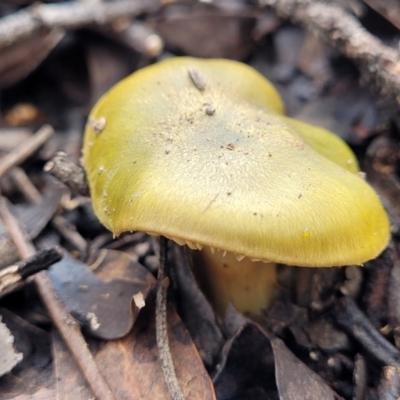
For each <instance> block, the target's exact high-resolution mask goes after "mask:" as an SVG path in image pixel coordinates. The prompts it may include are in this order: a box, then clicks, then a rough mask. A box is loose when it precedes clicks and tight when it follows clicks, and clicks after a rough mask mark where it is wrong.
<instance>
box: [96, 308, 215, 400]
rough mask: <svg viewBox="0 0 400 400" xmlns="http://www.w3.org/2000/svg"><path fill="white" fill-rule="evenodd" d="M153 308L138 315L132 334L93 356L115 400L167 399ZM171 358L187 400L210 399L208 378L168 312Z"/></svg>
mask: <svg viewBox="0 0 400 400" xmlns="http://www.w3.org/2000/svg"><path fill="white" fill-rule="evenodd" d="M154 313H155V311H154V307H153V305H152V304H148V305H146V307H145V308H144V309H143V310H142V312H141V313H140V315H139V317H138V319H137V321H136V323H135V326H134V329H133V331H132V332H131V333H130V334H129V335H128V336H126V337H125V338H123V339H120V340H116V341H109V342H107V343H106V344H105V345H104V346H103V348H102V349H101V350H100V351H99V352H98V354H97V355H96V361H97V363H98V365H99V367H100V369H101V372H102V374H103V376H104V377H105V379H106V381H107V383H108V384H109V386H110V388H111V390H112V391H113V392H114V393H118V399H119V400H138V399H141V400H154V399H163V400H168V399H171V397H170V395H169V393H168V388H167V385H166V383H165V379H164V375H163V373H162V371H161V365H160V360H159V357H158V350H157V344H156V336H155V323H154ZM167 318H168V333H169V340H170V348H171V354H172V358H173V361H174V364H175V369H176V374H177V377H178V380H179V383H180V385H181V388H182V391H183V394H184V395H185V398H186V399H187V400H197V399H199V400H200V399H201V400H213V399H215V394H214V389H213V385H212V382H211V379H210V377H209V376H208V374H207V371H206V370H205V368H204V365H203V363H202V361H201V358H200V356H199V354H198V352H197V350H196V348H195V346H194V344H193V342H192V340H191V338H190V336H189V333H188V331H187V330H186V328H185V326H184V325H183V323H182V321H181V320H180V319H179V317H178V315H177V314H176V312H175V311H174V310H173V309H172V308H169V309H168V316H167Z"/></svg>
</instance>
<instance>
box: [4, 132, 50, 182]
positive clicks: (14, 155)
mask: <svg viewBox="0 0 400 400" xmlns="http://www.w3.org/2000/svg"><path fill="white" fill-rule="evenodd" d="M53 133H54V130H53V128H52V127H51V126H50V125H43V126H42V127H41V128H40V129H39V130H38V131H37V132H36V133H35V134H34V135H32V136H31V137H30V138H29V139H27V140H25V141H24V142H23V143H21V144H20V145H19V146H18V147H16V148H15V149H14V150H13V151H11V152H10V153H8V154H7V155H5V156H4V157H2V158H0V178H1V177H2V176H4V175H5V174H6V173H7V172H8V171H10V169H11V168H13V167H15V166H16V165H19V164H21V163H22V162H23V161H25V160H26V159H27V158H28V157H29V156H31V155H32V154H33V153H34V152H35V151H36V150H37V149H39V148H40V147H41V146H42V145H43V144H44V143H46V141H47V140H48V139H49V138H50V136H52V135H53Z"/></svg>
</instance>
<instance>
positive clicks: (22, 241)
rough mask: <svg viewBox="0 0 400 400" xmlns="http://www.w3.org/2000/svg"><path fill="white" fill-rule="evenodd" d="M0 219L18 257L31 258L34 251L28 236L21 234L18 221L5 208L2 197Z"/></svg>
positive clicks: (5, 204)
mask: <svg viewBox="0 0 400 400" xmlns="http://www.w3.org/2000/svg"><path fill="white" fill-rule="evenodd" d="M0 219H1V220H2V221H3V224H4V228H5V229H6V231H7V233H8V235H9V236H10V239H11V241H12V242H13V243H14V245H15V247H16V249H17V252H18V255H19V256H20V257H21V258H22V259H24V258H29V257H32V256H33V255H34V254H35V253H36V250H35V248H34V247H33V244H32V243H31V241H30V240H29V238H28V235H24V234H23V233H22V232H21V229H20V227H19V226H18V221H17V220H16V219H15V217H14V215H12V214H11V211H10V210H9V208H8V206H7V200H6V199H5V198H4V197H0Z"/></svg>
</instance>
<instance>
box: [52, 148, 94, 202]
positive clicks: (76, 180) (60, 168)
mask: <svg viewBox="0 0 400 400" xmlns="http://www.w3.org/2000/svg"><path fill="white" fill-rule="evenodd" d="M44 171H46V172H48V173H49V174H51V175H53V176H54V177H56V178H57V179H58V180H60V181H61V182H62V183H64V184H65V185H67V186H68V187H69V188H70V189H71V190H72V191H73V192H75V193H79V194H81V195H82V196H87V195H88V193H89V189H88V187H87V183H86V180H85V173H84V172H83V169H82V168H81V167H79V166H78V165H76V164H75V163H73V162H72V161H71V160H69V159H68V158H67V155H66V154H65V153H63V152H61V151H60V152H58V153H57V154H56V155H55V156H54V157H53V158H52V159H51V160H50V161H49V162H48V163H47V164H46V165H45V166H44Z"/></svg>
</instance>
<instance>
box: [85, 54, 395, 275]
mask: <svg viewBox="0 0 400 400" xmlns="http://www.w3.org/2000/svg"><path fill="white" fill-rule="evenodd" d="M83 158H84V166H85V169H86V173H87V178H88V182H89V186H90V191H91V196H92V199H93V206H94V210H95V213H96V214H97V216H98V217H99V219H100V221H101V222H102V223H103V224H104V225H105V226H106V227H107V228H108V229H110V230H111V231H112V232H113V233H114V234H115V235H119V234H121V233H122V232H125V231H134V230H140V231H145V232H149V233H151V234H157V235H163V236H166V237H169V238H172V239H173V240H175V241H177V242H178V243H180V244H184V243H186V244H188V245H189V246H190V247H191V248H201V247H203V246H210V247H212V248H215V249H221V250H223V251H229V252H233V253H235V254H237V255H243V256H247V257H249V258H251V259H258V260H267V261H271V262H278V263H284V264H289V265H298V266H321V267H322V266H341V265H348V264H362V263H363V262H365V261H367V260H369V259H372V258H374V257H376V256H377V255H378V254H379V253H380V252H381V251H382V250H383V249H384V248H385V246H386V244H387V242H388V239H389V222H388V218H387V216H386V213H385V211H384V209H383V207H382V205H381V203H380V201H379V198H378V196H377V194H376V193H375V192H374V190H373V189H372V188H371V187H370V186H369V185H368V184H367V183H366V182H365V181H364V180H363V179H362V178H360V177H359V176H358V175H357V172H358V165H357V162H356V159H355V157H354V155H353V153H352V152H351V150H350V149H349V148H348V146H347V145H346V144H345V143H344V142H343V141H342V140H341V139H339V138H338V137H337V136H335V135H334V134H332V133H331V132H329V131H327V130H324V129H322V128H318V127H314V126H311V125H308V124H306V123H304V122H300V121H296V120H294V119H290V118H288V117H285V116H284V115H283V106H282V101H281V99H280V97H279V95H278V93H277V92H276V91H275V89H274V87H273V86H272V85H271V84H270V83H269V82H268V81H267V80H266V79H265V78H263V77H262V76H261V75H260V74H259V73H257V72H256V71H254V70H253V69H252V68H250V67H248V66H246V65H244V64H242V63H239V62H235V61H229V60H202V59H195V58H189V57H180V58H173V59H170V60H167V61H163V62H160V63H158V64H155V65H152V66H149V67H146V68H144V69H142V70H139V71H137V72H135V73H134V74H132V75H130V76H129V77H127V78H126V79H124V80H123V81H121V82H120V83H118V84H117V85H116V86H115V87H114V88H112V89H111V90H110V91H109V92H108V93H107V94H105V95H104V96H103V97H102V99H101V100H100V101H99V102H98V103H97V105H96V106H95V107H94V109H93V111H92V112H91V114H90V117H89V122H88V124H87V127H86V133H85V139H84V150H83Z"/></svg>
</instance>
